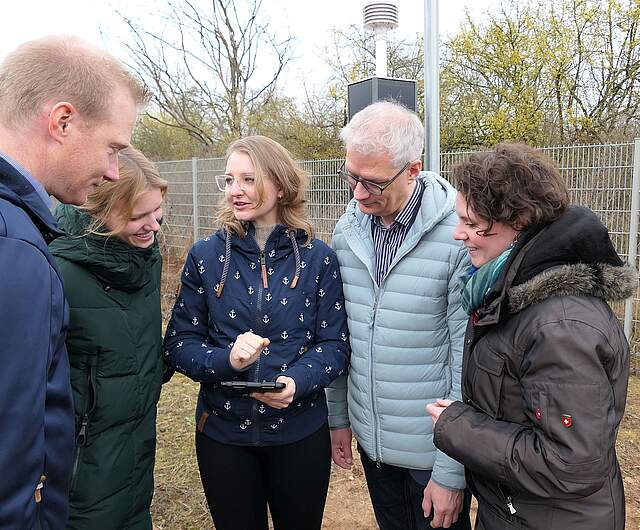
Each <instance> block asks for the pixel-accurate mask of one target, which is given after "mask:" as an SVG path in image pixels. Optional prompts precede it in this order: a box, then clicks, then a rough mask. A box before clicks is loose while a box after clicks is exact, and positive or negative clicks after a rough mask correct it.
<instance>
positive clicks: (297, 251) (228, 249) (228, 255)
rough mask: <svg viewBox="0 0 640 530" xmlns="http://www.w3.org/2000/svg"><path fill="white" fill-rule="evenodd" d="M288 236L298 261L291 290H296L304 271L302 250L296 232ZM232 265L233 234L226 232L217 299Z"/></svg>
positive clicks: (264, 278)
mask: <svg viewBox="0 0 640 530" xmlns="http://www.w3.org/2000/svg"><path fill="white" fill-rule="evenodd" d="M287 236H289V240H290V241H291V246H292V247H293V254H294V255H295V259H296V272H295V274H294V276H293V281H292V282H291V286H290V287H289V289H295V288H296V285H298V280H299V279H300V270H301V269H302V266H301V261H300V249H299V248H298V242H297V241H296V234H295V231H294V230H287ZM230 263H231V233H230V232H229V231H227V232H226V240H225V244H224V266H223V268H222V278H220V283H219V284H218V287H217V288H216V290H215V292H216V298H220V296H221V295H222V290H223V289H224V284H225V283H226V281H227V276H228V275H229V264H230ZM261 265H262V267H261V268H262V269H265V270H263V271H262V275H263V282H265V284H266V281H267V278H266V267H265V266H264V264H262V263H261Z"/></svg>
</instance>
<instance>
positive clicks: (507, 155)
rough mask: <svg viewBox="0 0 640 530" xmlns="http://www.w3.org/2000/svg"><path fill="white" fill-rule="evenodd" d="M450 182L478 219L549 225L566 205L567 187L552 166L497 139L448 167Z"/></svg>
mask: <svg viewBox="0 0 640 530" xmlns="http://www.w3.org/2000/svg"><path fill="white" fill-rule="evenodd" d="M452 180H453V183H454V186H455V187H456V188H457V189H458V191H459V192H460V193H461V194H462V196H463V197H464V198H465V200H466V201H467V206H468V207H469V208H470V209H471V210H473V212H474V213H475V214H476V215H477V216H478V217H480V218H482V219H484V220H486V221H488V222H489V226H488V228H487V229H486V232H489V230H490V229H491V227H492V226H493V223H494V222H496V221H497V222H502V223H505V224H507V225H509V226H511V227H513V228H517V229H518V230H521V229H523V228H525V227H527V226H529V225H534V224H543V223H549V222H551V221H553V220H554V219H556V218H557V217H559V216H560V214H561V213H562V212H564V210H565V209H566V207H567V206H568V204H569V192H568V190H567V185H566V183H565V181H564V179H563V178H562V176H561V175H560V171H559V170H558V166H556V164H555V163H554V162H553V161H552V160H551V159H550V158H549V157H547V156H545V155H543V154H542V153H541V152H540V151H538V150H537V149H534V148H533V147H530V146H528V145H526V144H523V143H515V142H503V143H501V144H498V145H497V146H496V147H495V148H493V149H492V150H490V151H482V152H480V153H474V154H473V155H471V156H470V157H469V159H468V160H466V161H464V162H460V163H458V164H456V165H455V166H453V168H452Z"/></svg>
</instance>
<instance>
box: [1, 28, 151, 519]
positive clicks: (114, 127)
mask: <svg viewBox="0 0 640 530" xmlns="http://www.w3.org/2000/svg"><path fill="white" fill-rule="evenodd" d="M143 100H144V90H143V89H142V87H141V86H140V85H139V83H138V82H137V81H136V80H135V79H134V78H133V77H132V76H131V74H130V73H128V72H127V70H126V69H125V68H124V67H123V66H122V65H121V64H120V63H119V62H118V61H116V60H115V59H114V58H113V57H111V56H109V55H108V54H106V53H104V52H102V51H100V50H98V49H96V48H94V47H92V46H90V45H89V44H87V43H85V42H83V41H81V40H79V39H77V38H74V37H46V38H43V39H39V40H35V41H30V42H27V43H25V44H23V45H21V46H20V47H18V48H17V49H16V50H15V51H13V52H12V53H10V54H9V55H7V56H6V57H5V59H4V60H3V62H2V63H1V64H0V326H2V334H1V335H0V336H1V337H2V338H1V341H0V362H2V369H1V370H0V529H2V530H5V529H6V530H9V529H11V530H15V529H18V528H20V529H32V528H42V529H52V530H58V529H60V530H62V529H63V528H64V527H65V525H66V520H67V495H68V482H69V476H70V473H71V467H72V462H71V460H72V458H71V455H72V453H73V446H74V440H73V436H74V425H73V410H72V402H71V388H70V383H69V364H68V359H67V352H66V348H65V329H66V322H67V313H68V309H67V307H66V302H65V299H64V294H63V287H62V281H61V278H60V275H59V273H58V270H57V268H56V266H55V264H54V262H53V259H52V257H51V255H50V254H49V251H48V249H47V244H48V243H49V242H50V241H51V240H53V239H54V238H56V237H57V236H59V235H60V234H61V233H60V232H59V231H58V229H57V227H56V223H55V221H54V219H53V217H52V216H51V213H50V211H49V207H50V198H49V195H53V196H54V197H56V198H57V199H58V200H60V201H62V202H66V203H71V204H78V205H79V204H82V203H84V201H85V200H86V198H87V194H88V193H89V191H91V190H92V189H93V188H94V186H97V185H98V184H100V182H101V181H102V180H103V179H108V180H115V179H117V178H118V169H117V167H118V162H117V153H118V151H119V150H120V149H122V148H124V147H126V146H127V145H128V144H129V140H130V137H131V131H132V129H133V125H134V122H135V119H136V114H137V106H138V105H139V104H141V103H142V102H143Z"/></svg>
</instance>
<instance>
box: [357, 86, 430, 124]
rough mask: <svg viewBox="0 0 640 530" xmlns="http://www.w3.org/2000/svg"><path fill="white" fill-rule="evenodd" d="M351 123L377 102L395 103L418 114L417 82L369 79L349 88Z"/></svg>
mask: <svg viewBox="0 0 640 530" xmlns="http://www.w3.org/2000/svg"><path fill="white" fill-rule="evenodd" d="M347 96H348V107H349V109H348V110H349V112H348V115H349V121H351V118H353V116H354V115H355V114H356V113H357V112H359V111H361V110H362V109H364V108H365V107H366V106H368V105H371V103H375V102H376V101H394V102H395V103H400V104H401V105H404V106H405V107H407V108H408V109H409V110H412V111H414V112H416V102H417V93H416V82H415V81H413V80H411V79H393V78H391V77H368V78H366V79H362V80H361V81H356V82H355V83H350V84H349V85H348V87H347Z"/></svg>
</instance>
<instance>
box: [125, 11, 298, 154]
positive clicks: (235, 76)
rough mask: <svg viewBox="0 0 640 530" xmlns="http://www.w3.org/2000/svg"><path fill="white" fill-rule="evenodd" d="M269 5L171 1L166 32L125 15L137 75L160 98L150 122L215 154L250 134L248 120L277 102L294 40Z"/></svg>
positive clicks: (164, 18)
mask: <svg viewBox="0 0 640 530" xmlns="http://www.w3.org/2000/svg"><path fill="white" fill-rule="evenodd" d="M261 6H262V0H251V1H246V2H237V1H234V0H209V1H208V2H206V3H203V2H199V1H198V0H169V2H168V3H167V9H166V11H165V12H163V13H160V14H159V15H157V19H158V20H157V22H158V24H159V25H162V26H163V28H162V31H155V29H154V28H152V24H149V21H145V22H144V23H142V22H140V21H137V20H134V19H132V18H130V17H129V16H128V15H127V14H126V13H124V12H117V14H118V16H119V17H120V19H121V20H122V21H123V22H124V23H125V24H126V26H127V28H128V31H129V38H128V40H127V41H126V42H125V43H124V45H125V46H126V48H127V49H128V51H129V53H130V56H131V62H132V64H131V67H132V68H134V69H135V70H136V71H137V72H138V74H139V75H140V77H141V78H142V79H143V80H144V81H145V83H146V84H147V85H148V86H149V88H150V89H151V92H152V105H151V107H150V110H149V112H148V114H149V116H150V118H152V119H154V120H157V121H158V122H160V123H162V124H164V125H166V126H168V127H176V128H180V129H184V130H185V131H187V133H188V134H189V135H190V136H191V137H193V138H195V139H196V140H197V141H198V142H200V143H201V144H202V145H203V146H204V147H205V148H207V149H208V150H209V151H212V152H215V151H217V150H219V147H220V146H221V145H222V144H224V143H226V142H227V141H228V140H229V139H230V138H235V137H239V136H241V135H242V134H243V133H244V132H245V130H246V123H247V116H248V114H249V113H250V112H251V111H252V110H253V109H255V108H256V107H258V106H260V105H263V104H265V103H266V102H268V100H269V99H270V98H271V96H272V95H273V93H274V91H275V89H276V85H277V82H278V78H279V77H280V74H281V73H282V71H283V69H284V68H285V66H286V65H287V63H288V62H289V60H290V58H291V53H292V45H293V39H292V37H290V36H287V37H286V38H284V39H283V40H278V39H277V38H276V36H275V35H274V34H273V33H271V32H270V31H269V27H268V22H267V21H266V20H264V19H263V18H262V17H261V16H260V12H261Z"/></svg>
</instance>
